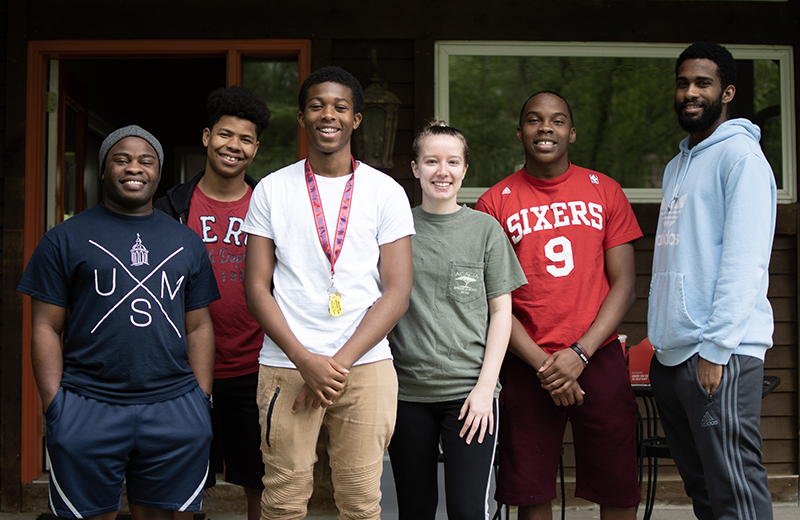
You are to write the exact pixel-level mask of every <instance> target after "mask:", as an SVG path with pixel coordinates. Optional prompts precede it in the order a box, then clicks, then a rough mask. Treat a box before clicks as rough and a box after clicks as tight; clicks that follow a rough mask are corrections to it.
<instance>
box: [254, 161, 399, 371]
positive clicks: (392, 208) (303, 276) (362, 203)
mask: <svg viewBox="0 0 800 520" xmlns="http://www.w3.org/2000/svg"><path fill="white" fill-rule="evenodd" d="M304 164H305V160H302V161H298V162H296V163H294V164H292V165H290V166H287V167H286V168H283V169H280V170H278V171H276V172H273V173H271V174H270V175H268V176H267V177H265V178H264V179H262V180H261V182H259V183H258V186H256V188H255V190H254V191H253V196H252V198H251V199H250V209H249V211H248V212H247V218H246V219H245V222H244V225H243V226H242V229H243V230H244V231H245V232H247V233H249V234H253V235H257V236H262V237H266V238H270V239H272V241H273V242H274V243H275V271H274V274H273V277H272V281H273V283H274V289H273V295H274V296H275V300H276V301H277V302H278V306H279V307H280V308H281V311H282V312H283V315H284V317H285V318H286V322H287V323H288V324H289V328H290V329H291V330H292V332H293V333H294V335H295V336H296V337H297V339H298V341H300V343H302V344H303V346H305V348H307V349H308V350H309V351H310V352H313V353H315V354H321V355H325V356H332V355H334V354H335V353H336V352H338V351H339V349H340V348H341V347H342V346H343V345H344V344H345V343H346V342H347V340H348V339H349V338H350V336H352V335H353V333H354V332H355V330H356V328H357V327H358V325H359V324H360V323H361V320H362V319H363V318H364V315H365V314H366V313H367V310H368V309H369V308H370V307H371V306H372V304H374V303H375V301H376V300H377V299H378V298H380V297H381V294H382V287H381V280H380V274H379V272H378V260H379V258H380V246H382V245H384V244H389V243H391V242H394V241H396V240H399V239H401V238H403V237H406V236H410V235H413V234H414V220H413V218H412V216H411V208H410V206H409V203H408V197H407V196H406V193H405V191H404V190H403V188H402V187H401V186H400V185H399V184H397V182H395V181H394V179H392V178H391V177H389V176H388V175H386V174H384V173H382V172H380V171H378V170H376V169H374V168H372V167H370V166H368V165H366V164H363V163H357V169H356V172H355V180H354V185H353V196H352V201H351V210H350V217H349V220H348V225H347V233H346V235H345V239H344V245H343V246H342V250H341V253H340V254H339V258H338V259H337V261H336V265H335V269H336V273H335V276H334V284H335V286H336V289H337V290H338V291H339V293H340V294H341V295H342V307H343V310H344V312H343V314H342V315H341V316H337V317H333V316H331V315H330V314H329V313H328V288H329V287H330V285H331V264H330V261H328V258H327V257H326V256H325V253H323V251H322V246H321V245H320V242H319V235H318V234H317V228H316V226H315V224H314V217H313V213H312V209H311V202H310V200H309V196H308V188H307V187H306V183H305V169H304ZM349 178H350V176H349V175H348V176H344V177H336V178H328V177H321V176H319V175H317V176H316V181H317V186H318V187H319V193H320V197H321V199H322V207H323V210H324V212H325V220H326V222H327V225H328V233H329V235H330V236H331V237H333V236H334V235H335V232H336V220H337V217H338V214H339V205H340V203H341V200H342V194H343V193H344V188H345V184H346V183H347V180H348V179H349ZM391 358H392V354H391V351H390V349H389V343H388V342H387V341H386V338H383V339H382V340H381V341H380V342H379V343H378V344H377V345H376V346H375V347H373V348H372V349H371V350H370V351H369V352H367V353H366V354H364V356H363V357H362V358H361V359H359V360H358V361H357V362H356V365H360V364H365V363H373V362H376V361H381V360H384V359H391ZM259 363H260V364H262V365H266V366H272V367H283V368H296V367H295V366H294V364H293V363H292V362H291V361H290V360H289V358H288V357H287V356H286V354H284V353H283V351H282V350H281V349H280V348H279V347H278V346H277V345H276V344H275V343H274V342H273V341H272V340H271V339H270V338H269V336H267V335H264V344H263V346H262V347H261V353H260V355H259Z"/></svg>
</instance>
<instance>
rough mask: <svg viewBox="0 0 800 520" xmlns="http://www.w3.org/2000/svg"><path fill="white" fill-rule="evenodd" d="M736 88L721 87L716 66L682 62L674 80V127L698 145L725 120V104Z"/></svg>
mask: <svg viewBox="0 0 800 520" xmlns="http://www.w3.org/2000/svg"><path fill="white" fill-rule="evenodd" d="M735 93H736V87H734V86H733V85H728V86H727V87H725V88H723V87H722V81H721V80H720V77H719V69H718V68H717V64H716V63H714V62H713V61H711V60H707V59H692V60H686V61H684V62H683V63H682V64H681V66H680V69H679V70H678V77H677V78H675V113H676V114H678V123H679V124H680V125H681V128H683V129H684V130H685V131H687V132H689V133H690V134H691V135H692V142H693V143H694V144H697V143H699V142H700V141H702V140H703V139H705V138H706V137H708V136H709V135H711V134H712V133H714V130H716V129H717V127H718V126H719V125H721V124H722V123H723V122H724V121H725V120H726V119H727V104H728V103H730V102H731V100H732V99H733V96H734V94H735Z"/></svg>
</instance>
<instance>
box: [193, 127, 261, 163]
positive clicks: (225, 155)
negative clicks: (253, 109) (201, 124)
mask: <svg viewBox="0 0 800 520" xmlns="http://www.w3.org/2000/svg"><path fill="white" fill-rule="evenodd" d="M258 145H259V142H258V139H257V138H256V125H255V123H253V122H252V121H249V120H247V119H241V118H239V117H236V116H222V117H221V118H220V119H219V121H217V122H216V123H214V127H213V128H210V129H209V128H206V129H205V130H203V146H205V147H206V173H207V174H208V173H211V174H212V175H214V174H216V175H219V176H221V177H226V178H234V177H238V176H240V175H244V173H245V170H247V167H248V166H250V163H252V162H253V158H254V157H255V156H256V152H258Z"/></svg>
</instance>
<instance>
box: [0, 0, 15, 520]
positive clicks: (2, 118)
mask: <svg viewBox="0 0 800 520" xmlns="http://www.w3.org/2000/svg"><path fill="white" fill-rule="evenodd" d="M0 20H3V21H5V22H6V23H0V233H2V229H3V208H4V207H5V204H4V193H5V191H4V188H5V182H4V181H5V155H6V154H5V145H6V139H5V136H6V132H5V130H6V56H7V54H8V52H7V50H8V49H7V41H8V25H7V20H8V0H0ZM2 243H3V241H2V240H0V265H2V263H3V246H2ZM4 271H5V270H3V271H0V287H2V286H3V283H2V282H3V278H4V276H3V274H4ZM1 304H2V294H0V305H1ZM3 318H4V315H3V313H0V338H2V337H3V332H4V328H3V325H4V324H3ZM0 360H2V362H0V383H2V384H0V491H2V490H3V485H2V483H3V480H4V475H3V469H2V468H4V467H5V464H4V462H5V460H6V459H5V456H6V450H5V449H4V448H3V446H4V445H5V444H6V443H5V442H4V441H5V438H4V437H5V433H6V427H7V425H8V424H9V423H11V422H12V421H13V419H12V418H11V416H10V415H9V416H7V415H6V409H5V406H3V403H4V402H5V399H4V397H5V392H4V390H5V377H4V374H3V367H4V366H5V356H3V341H2V340H0ZM8 476H9V477H10V476H11V475H8ZM2 510H3V509H2V493H0V511H2Z"/></svg>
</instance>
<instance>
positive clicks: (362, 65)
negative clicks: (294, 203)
mask: <svg viewBox="0 0 800 520" xmlns="http://www.w3.org/2000/svg"><path fill="white" fill-rule="evenodd" d="M373 49H375V51H377V58H378V68H377V70H376V69H375V67H374V66H373V63H372V52H373ZM329 63H330V64H333V65H338V66H339V67H342V68H343V69H345V70H347V71H349V72H351V73H352V74H353V75H354V76H355V77H356V78H358V80H359V82H361V85H363V86H364V88H366V87H367V86H369V85H370V83H371V81H370V80H371V78H372V75H373V74H374V73H376V72H377V74H378V77H379V78H380V79H381V81H383V82H384V83H388V85H387V86H388V89H389V90H390V91H392V92H393V93H394V94H395V95H397V97H399V98H400V101H401V102H402V103H403V104H402V106H401V107H400V113H399V118H398V119H399V121H398V125H397V137H396V140H395V146H394V155H393V162H394V168H392V169H384V170H385V171H386V173H389V174H390V175H392V177H394V178H395V179H396V180H397V182H399V183H400V184H401V185H402V186H403V188H405V190H406V193H407V194H408V197H409V199H410V200H411V201H412V202H413V200H414V193H415V187H416V185H417V184H418V183H417V181H416V179H414V175H413V173H412V171H411V142H412V141H413V139H414V132H415V129H414V112H415V105H414V88H415V80H414V40H411V39H407V40H399V39H398V40H333V41H332V42H331V49H330V62H329Z"/></svg>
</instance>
